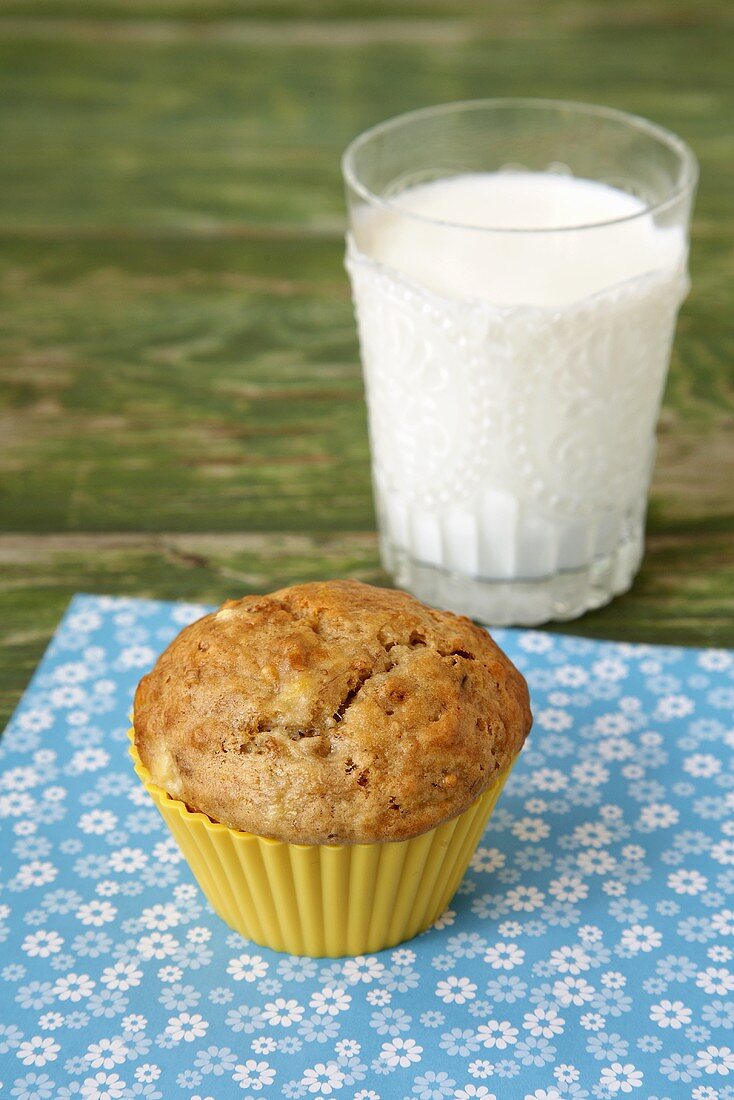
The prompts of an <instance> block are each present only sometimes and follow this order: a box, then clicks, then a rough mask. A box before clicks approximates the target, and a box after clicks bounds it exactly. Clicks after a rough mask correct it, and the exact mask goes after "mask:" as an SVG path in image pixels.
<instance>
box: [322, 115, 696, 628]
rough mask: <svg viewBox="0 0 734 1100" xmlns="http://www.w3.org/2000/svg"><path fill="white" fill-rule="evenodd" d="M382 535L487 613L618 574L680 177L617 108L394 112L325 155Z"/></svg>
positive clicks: (642, 469) (572, 612)
mask: <svg viewBox="0 0 734 1100" xmlns="http://www.w3.org/2000/svg"><path fill="white" fill-rule="evenodd" d="M343 168H344V176H345V180H346V186H347V196H348V203H349V234H348V247H347V268H348V270H349V274H350V276H351V280H352V288H353V293H354V302H355V309H356V314H357V322H358V327H359V336H360V344H361V351H362V362H363V367H364V376H365V386H366V393H367V403H368V409H369V426H370V441H371V451H372V463H373V482H374V490H375V500H376V506H377V514H378V521H379V527H380V539H381V552H382V557H383V562H384V565H385V567H386V568H387V570H388V571H389V572H390V573H392V575H393V577H394V578H395V581H396V583H397V584H399V585H401V586H402V587H405V588H408V589H410V590H411V591H412V592H414V593H415V594H416V595H417V596H419V597H420V598H421V599H423V600H426V601H427V602H428V603H433V604H435V605H438V606H442V607H447V608H451V609H453V610H455V611H459V612H463V613H465V614H467V615H470V616H472V617H474V618H476V619H480V620H482V621H484V622H488V623H495V624H506V623H523V624H532V623H542V622H546V621H547V620H550V619H570V618H574V617H575V616H577V615H580V614H582V613H583V612H584V611H586V610H587V609H589V608H593V607H599V606H600V605H602V604H604V603H607V602H608V601H609V600H610V599H612V597H613V596H614V595H615V594H617V593H620V592H624V591H625V590H626V589H627V588H629V587H630V585H631V583H632V580H633V578H634V576H635V573H636V571H637V569H638V567H639V564H640V560H641V557H642V551H643V540H644V522H645V510H646V501H647V491H648V486H649V482H650V476H651V470H652V465H653V458H654V437H655V423H656V420H657V415H658V409H659V406H660V401H661V397H662V393H663V388H664V384H665V377H666V373H667V369H668V362H669V358H670V350H671V344H672V341H673V333H674V329H675V321H676V314H677V312H678V307H679V306H680V304H681V302H682V300H683V298H684V297H685V295H686V293H687V290H688V275H687V254H688V223H689V218H690V213H691V205H692V200H693V194H694V190H695V185H696V179H697V165H696V160H695V157H694V156H693V154H692V153H691V150H690V149H689V148H688V147H687V146H686V145H685V144H684V143H683V142H682V141H681V140H680V139H679V138H677V137H675V136H674V135H673V134H671V133H669V132H667V131H666V130H663V129H661V128H660V127H659V126H655V125H653V124H652V123H650V122H647V121H645V120H644V119H641V118H636V117H634V116H632V115H626V114H622V113H621V112H619V111H613V110H608V109H606V108H602V107H591V106H586V105H584V104H579V103H562V102H554V101H549V100H511V99H499V100H484V101H477V102H467V103H451V104H446V105H444V106H441V107H435V108H430V109H427V110H421V111H414V112H412V113H411V114H406V115H402V116H400V117H399V118H395V119H392V120H390V121H388V122H384V123H382V124H381V125H379V126H376V127H375V128H374V129H372V130H369V131H367V133H365V134H362V136H361V137H359V138H357V139H356V140H355V141H354V142H353V143H352V145H350V146H349V148H348V149H347V151H346V153H345V156H344V163H343Z"/></svg>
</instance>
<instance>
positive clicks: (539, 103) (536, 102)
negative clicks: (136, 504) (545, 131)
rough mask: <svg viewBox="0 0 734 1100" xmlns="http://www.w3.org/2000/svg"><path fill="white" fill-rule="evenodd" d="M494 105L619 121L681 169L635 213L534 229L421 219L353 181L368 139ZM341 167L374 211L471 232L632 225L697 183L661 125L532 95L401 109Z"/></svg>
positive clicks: (359, 140) (689, 156)
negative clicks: (670, 156)
mask: <svg viewBox="0 0 734 1100" xmlns="http://www.w3.org/2000/svg"><path fill="white" fill-rule="evenodd" d="M500 107H515V108H518V107H519V108H535V109H538V108H540V109H546V110H559V109H563V110H566V111H569V110H570V111H573V112H575V113H576V114H579V115H589V116H592V117H597V118H607V119H611V120H614V121H616V122H619V123H623V124H624V125H625V126H627V127H629V128H630V129H633V130H637V131H638V132H641V133H644V134H645V135H646V136H647V137H649V138H651V139H653V140H655V141H657V142H658V143H660V144H662V145H665V146H666V147H667V148H668V149H670V150H671V151H672V152H673V153H674V154H675V155H676V156H677V158H678V161H679V163H680V165H681V173H680V178H679V179H678V180H677V181H676V183H675V184H674V186H673V187H672V188H671V190H670V191H669V192H668V193H667V194H666V195H665V196H664V197H663V198H661V199H660V200H658V201H657V202H648V203H645V204H644V206H643V207H642V208H641V209H640V210H636V211H635V212H634V213H632V214H623V215H621V216H619V217H615V218H605V219H604V220H603V221H596V222H583V223H572V224H570V225H559V226H555V225H554V226H538V227H531V226H491V225H471V224H469V223H467V222H453V221H445V220H443V219H441V218H427V217H426V216H425V215H423V214H416V213H415V212H413V211H412V210H406V209H405V208H404V207H402V206H400V205H398V204H397V203H396V202H394V201H393V200H391V199H386V198H383V197H382V196H381V195H377V194H376V193H375V192H374V191H372V190H371V189H370V188H369V187H367V185H366V184H364V183H363V182H362V180H361V179H360V178H359V175H358V173H357V171H356V168H355V163H354V162H355V157H356V155H357V153H358V152H359V151H360V149H362V148H363V147H364V146H365V145H367V144H368V143H369V142H370V141H371V140H372V139H373V138H375V137H379V136H381V135H382V134H385V133H389V132H390V131H391V130H394V129H397V128H399V127H400V126H402V125H404V124H405V123H406V122H412V121H416V120H418V119H420V118H424V117H428V116H431V115H434V116H440V115H449V114H453V113H455V112H456V113H458V112H460V111H477V110H486V109H488V108H500ZM341 168H342V175H343V178H344V181H345V183H346V184H347V186H348V187H350V188H351V189H352V190H353V191H355V192H356V193H357V194H358V195H359V196H360V198H362V199H363V200H364V201H365V202H366V203H368V204H369V205H370V206H373V207H378V208H380V209H382V210H385V211H387V212H388V213H391V214H399V215H401V216H402V217H405V218H411V219H413V220H415V221H420V222H424V223H426V224H428V225H434V226H441V227H444V228H446V229H463V230H472V231H473V232H476V233H571V232H575V231H578V230H585V229H603V228H605V227H607V226H612V225H620V224H622V223H623V222H630V221H634V220H635V219H636V218H641V217H645V216H646V215H649V214H657V213H659V212H661V211H663V210H665V209H666V208H667V207H669V206H671V205H672V204H673V203H674V202H676V201H677V200H678V199H679V198H680V197H681V196H682V195H684V194H686V192H688V193H692V192H693V190H694V189H695V187H696V184H697V182H698V171H699V170H698V160H697V158H696V154H695V153H694V152H693V150H692V149H691V147H690V145H688V143H687V142H685V141H684V140H683V138H681V137H678V135H677V134H675V133H673V131H672V130H667V129H666V128H665V127H664V126H659V125H658V124H657V123H656V122H651V121H650V120H649V119H647V118H644V117H643V116H642V115H634V114H631V113H629V112H628V111H620V110H617V109H616V108H615V107H603V106H600V105H596V104H593V103H583V102H581V101H579V100H573V99H547V98H535V97H532V96H496V97H492V98H488V99H461V100H456V101H453V102H448V103H439V104H436V105H434V106H432V107H419V108H418V109H417V110H414V111H405V112H404V113H402V114H399V115H393V116H392V118H388V119H385V120H384V121H383V122H378V123H377V124H376V125H375V126H371V127H370V128H369V129H367V130H364V131H363V132H362V133H361V134H358V136H357V137H356V138H354V139H353V140H352V141H351V142H350V143H349V145H348V146H347V148H346V149H345V150H344V154H343V156H342V161H341Z"/></svg>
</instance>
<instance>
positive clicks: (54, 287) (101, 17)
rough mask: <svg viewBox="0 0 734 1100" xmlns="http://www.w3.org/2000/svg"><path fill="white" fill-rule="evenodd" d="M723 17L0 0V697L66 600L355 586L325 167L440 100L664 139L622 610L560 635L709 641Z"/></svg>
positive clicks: (730, 244)
mask: <svg viewBox="0 0 734 1100" xmlns="http://www.w3.org/2000/svg"><path fill="white" fill-rule="evenodd" d="M733 35H734V8H732V5H731V4H730V3H728V0H513V2H512V3H508V2H489V3H481V2H480V0H267V2H266V0H241V2H235V0H4V2H3V5H2V8H1V9H0V81H1V82H2V89H1V94H0V104H1V106H0V111H1V114H2V117H1V119H0V124H1V131H0V133H1V136H2V145H1V147H2V156H1V157H0V234H1V236H2V242H1V247H0V269H1V275H0V277H1V278H2V287H3V295H2V305H1V307H0V308H1V310H2V318H1V321H2V323H1V324H0V330H1V332H2V350H1V355H2V359H1V361H0V362H1V369H2V422H1V424H0V478H1V479H2V481H1V487H0V500H1V505H0V506H1V508H2V512H1V525H2V535H0V599H1V601H2V603H1V606H0V631H1V643H2V644H1V646H0V657H1V667H0V688H1V690H2V698H1V708H2V712H3V715H5V714H7V713H8V712H9V710H10V709H11V707H12V705H13V704H14V702H15V701H16V699H17V697H18V695H19V693H20V691H21V690H22V688H23V686H24V684H25V682H26V681H27V679H28V677H29V675H30V672H31V671H32V668H33V666H34V664H35V662H36V661H37V659H38V657H39V655H40V653H41V651H42V649H43V647H44V645H45V644H46V642H47V640H48V637H49V634H50V632H51V630H52V629H53V626H54V624H55V623H56V621H57V619H58V617H59V615H60V614H61V612H62V610H63V608H64V606H65V604H66V602H67V600H68V598H69V596H70V595H71V594H72V593H73V592H75V591H78V590H83V591H88V592H116V593H130V594H133V593H134V594H137V595H147V596H160V597H167V598H176V597H181V598H184V599H197V600H208V601H218V600H221V599H222V598H223V597H224V596H226V595H231V594H236V593H242V592H244V591H247V590H254V589H267V588H268V587H270V586H272V585H276V584H283V583H287V582H289V581H295V580H298V579H306V578H313V577H325V576H337V575H351V576H357V577H361V578H364V579H367V580H373V581H379V580H383V579H384V577H383V575H382V574H381V572H380V568H379V564H378V560H377V554H376V543H375V536H374V518H373V512H372V504H371V496H370V484H369V471H368V449H367V437H366V428H365V411H364V405H363V398H362V385H361V378H360V371H359V365H358V357H357V346H356V338H355V331H354V325H353V320H352V314H351V307H350V301H349V292H348V286H347V281H346V277H345V275H344V271H343V268H342V234H343V224H344V213H343V200H342V192H341V183H340V176H339V155H340V152H341V150H342V148H343V147H344V145H345V144H346V143H347V141H348V140H349V139H350V138H351V137H352V136H353V135H355V134H356V133H358V132H359V131H360V130H362V129H363V128H365V127H366V126H368V125H369V124H371V123H374V122H376V121H378V120H380V119H382V118H385V117H387V116H390V115H393V114H396V113H399V112H401V111H404V110H407V109H410V108H413V107H416V106H422V105H426V104H430V103H434V102H440V101H442V100H449V99H464V98H472V97H481V96H495V95H539V96H557V97H563V98H570V99H581V100H587V101H591V102H601V103H607V104H610V105H612V106H615V107H620V108H623V109H626V110H630V111H634V112H637V113H640V114H644V115H648V116H649V117H651V118H653V119H655V120H656V121H658V122H660V123H662V124H663V125H666V126H669V127H671V128H673V129H675V130H676V131H678V132H679V133H681V134H682V136H683V137H685V138H686V139H687V140H688V141H689V142H690V143H691V145H692V146H693V147H694V149H695V150H696V152H697V153H698V155H699V158H700V161H701V168H702V182H701V187H700V191H699V197H698V203H697V207H696V217H695V223H694V228H693V254H692V275H693V292H692V294H691V296H690V298H689V299H688V301H687V303H686V305H685V307H684V309H683V313H682V315H681V320H680V324H679V329H678V337H677V343H676V349H675V355H674V360H673V366H672V370H671V376H670V382H669V385H668V389H667V395H666V401H665V408H664V411H663V416H662V421H661V425H660V433H659V452H658V462H657V468H656V473H655V482H654V488H653V494H652V504H651V513H650V521H649V538H648V547H647V555H646V558H645V563H644V566H643V569H642V572H641V574H640V576H639V579H638V581H637V583H636V585H635V587H634V589H633V591H632V592H631V593H630V594H629V595H628V596H625V597H624V598H622V599H619V600H617V601H616V602H615V603H613V604H612V605H611V606H610V607H608V608H606V609H604V610H602V611H599V612H597V613H595V614H592V615H588V616H586V617H585V618H583V619H581V620H578V621H577V622H575V623H572V624H569V625H568V626H567V627H565V628H564V629H568V630H570V631H573V632H578V633H584V634H591V635H597V636H600V637H612V638H625V639H639V640H650V641H670V642H679V643H696V644H709V643H711V644H720V645H727V644H733V643H734V499H733V498H734V432H732V409H733V401H732V385H731V383H732V358H734V321H733V318H734V278H733V277H734V198H733V197H732V195H733V187H732V174H731V169H732V165H733V164H734V136H733V135H732V128H731V119H732V118H733V117H734V82H733V81H732V79H731V69H732V36H733Z"/></svg>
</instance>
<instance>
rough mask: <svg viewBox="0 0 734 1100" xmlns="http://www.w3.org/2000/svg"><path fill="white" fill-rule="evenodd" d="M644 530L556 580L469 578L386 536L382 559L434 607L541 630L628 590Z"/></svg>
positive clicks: (406, 585) (402, 582)
mask: <svg viewBox="0 0 734 1100" xmlns="http://www.w3.org/2000/svg"><path fill="white" fill-rule="evenodd" d="M642 552H643V532H642V528H641V527H640V529H639V530H638V532H636V533H635V534H634V535H632V536H630V537H628V538H627V539H625V540H624V541H623V542H620V544H619V545H618V546H617V548H616V550H615V551H614V552H613V553H611V554H605V555H603V556H602V557H598V558H596V559H595V560H594V561H593V562H591V564H590V565H587V566H584V567H583V568H580V569H569V570H564V571H562V572H559V573H556V574H554V575H553V576H547V577H538V578H533V579H518V580H493V579H490V578H485V577H469V576H465V575H464V574H462V573H457V572H453V571H451V570H448V569H442V568H440V567H438V566H435V565H425V564H423V563H422V562H419V561H415V560H414V559H412V558H411V557H410V556H409V555H408V554H407V553H406V552H405V551H404V550H403V549H401V548H400V547H396V546H393V545H391V544H390V543H389V542H388V540H386V539H385V538H384V536H383V539H382V543H381V553H382V560H383V564H384V566H385V568H386V569H387V571H388V572H389V573H391V574H392V576H393V578H394V580H395V583H396V585H398V586H399V587H400V588H405V589H407V590H408V591H409V592H412V593H413V595H414V596H417V597H418V599H420V600H423V601H424V602H425V603H428V604H432V605H433V606H434V607H442V608H446V609H447V610H449V611H455V612H457V613H458V614H461V615H468V616H469V617H470V618H472V619H477V620H478V621H479V622H481V623H486V624H488V625H493V626H538V625H540V624H541V623H547V622H551V621H557V622H560V621H563V620H567V619H576V618H578V616H579V615H583V614H584V612H585V611H590V610H592V609H593V608H596V607H603V605H604V604H607V603H609V602H610V600H612V599H614V597H615V596H618V595H620V593H622V592H626V591H627V590H628V588H630V586H631V584H632V581H633V580H634V577H635V574H636V573H637V570H638V569H639V567H640V562H641V560H642Z"/></svg>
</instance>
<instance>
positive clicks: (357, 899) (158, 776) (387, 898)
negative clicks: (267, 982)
mask: <svg viewBox="0 0 734 1100" xmlns="http://www.w3.org/2000/svg"><path fill="white" fill-rule="evenodd" d="M530 724H531V716H530V709H529V704H528V694H527V686H526V684H525V681H524V679H523V678H522V676H521V675H520V673H519V672H518V671H517V669H516V668H515V667H514V666H513V665H512V663H511V662H510V661H509V660H508V658H507V657H506V656H505V655H504V654H503V653H502V651H501V650H500V649H499V648H498V647H497V646H496V645H495V643H494V642H493V641H492V639H491V638H490V636H489V634H488V633H487V632H486V631H485V630H483V629H481V628H479V627H477V626H475V625H474V624H473V623H472V622H471V621H470V620H468V619H465V618H460V617H458V616H456V615H453V614H451V613H450V612H445V611H436V610H434V609H432V608H429V607H426V606H425V605H423V604H421V603H420V602H418V601H417V600H415V599H414V598H413V597H412V596H409V595H407V594H406V593H404V592H399V591H393V590H387V589H380V588H373V587H371V586H369V585H364V584H360V583H358V582H356V581H332V582H325V583H314V584H304V585H295V586H293V587H291V588H285V589H282V590H280V591H279V592H275V593H273V594H272V595H270V596H246V597H245V598H243V599H241V600H228V601H227V602H226V603H225V604H223V606H222V607H221V608H220V609H219V610H218V611H215V612H213V613H212V614H210V615H206V616H205V617H204V618H202V619H200V620H198V622H195V623H193V624H192V625H191V626H188V627H186V628H185V629H184V630H183V631H182V632H181V633H180V634H179V635H178V637H177V638H176V639H175V640H174V641H173V642H172V643H171V645H170V646H169V647H168V649H167V650H166V651H165V653H163V654H162V656H161V657H160V658H159V660H158V662H157V664H156V666H155V668H154V669H153V671H152V672H150V673H149V674H148V675H147V676H145V677H144V678H143V679H142V681H141V682H140V685H139V686H138V689H137V692H136V696H135V713H134V731H133V732H132V735H133V739H134V754H135V756H136V759H137V766H138V771H139V774H140V775H141V778H142V779H143V780H144V782H146V785H147V786H148V788H149V790H150V792H151V794H152V795H153V797H154V799H155V801H156V803H157V805H158V806H159V808H160V809H161V811H162V812H163V815H164V818H165V819H166V821H167V822H168V824H169V825H170V826H171V828H172V830H173V832H174V835H175V836H176V838H177V840H178V841H179V843H180V845H181V847H182V849H183V851H184V854H185V855H186V857H187V858H188V859H189V862H190V863H191V864H192V869H193V871H194V874H195V875H196V877H197V879H198V880H199V883H200V885H201V886H202V888H203V890H204V892H205V893H206V894H207V896H208V898H209V900H210V901H211V903H212V904H213V906H214V908H215V909H216V910H217V911H218V912H219V913H220V915H222V916H223V917H224V919H225V920H227V922H228V923H229V924H230V925H232V926H233V927H235V928H237V929H238V930H239V931H241V932H242V933H243V934H244V935H246V936H247V937H248V938H250V939H253V940H255V941H256V942H258V943H261V944H264V945H267V946H271V947H275V948H276V949H280V950H287V951H289V952H291V953H294V954H304V953H305V954H314V955H324V954H327V955H342V954H359V953H362V952H364V951H375V950H378V949H379V948H381V947H386V946H391V945H393V944H395V943H398V942H400V941H401V940H403V939H406V938H408V937H409V936H412V935H414V934H415V933H416V932H418V931H420V930H422V929H423V928H425V927H427V926H428V925H429V924H431V923H432V922H433V921H434V920H435V919H436V917H437V916H439V915H440V913H441V911H442V910H443V909H444V908H445V907H446V905H447V904H448V902H449V901H450V898H451V896H452V895H453V893H454V891H455V890H456V888H457V886H458V884H459V881H460V880H461V877H462V876H463V874H464V871H465V869H466V866H467V864H468V861H469V859H470V858H471V854H472V851H473V849H474V847H475V845H476V843H477V841H478V839H479V836H480V835H481V832H482V830H483V828H484V825H485V824H486V821H487V818H488V816H489V813H490V812H491V809H492V806H493V805H494V802H495V800H496V798H497V796H498V795H499V792H500V789H501V787H502V784H503V782H504V780H505V778H506V776H507V774H508V772H509V769H510V767H511V766H512V763H513V761H514V759H515V757H516V756H517V754H518V752H519V751H520V749H521V748H522V745H523V742H524V740H525V737H526V735H527V733H528V730H529V728H530Z"/></svg>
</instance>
